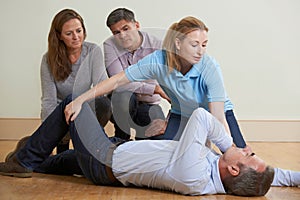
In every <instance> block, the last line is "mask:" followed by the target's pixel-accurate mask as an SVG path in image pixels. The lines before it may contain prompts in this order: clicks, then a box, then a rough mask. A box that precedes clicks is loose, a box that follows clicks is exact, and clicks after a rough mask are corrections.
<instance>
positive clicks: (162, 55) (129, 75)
mask: <svg viewBox="0 0 300 200" xmlns="http://www.w3.org/2000/svg"><path fill="white" fill-rule="evenodd" d="M207 33H208V28H207V27H206V25H205V24H204V23H203V22H202V21H200V20H199V19H197V18H194V17H186V18H183V19H182V20H181V21H180V22H178V23H174V24H173V25H172V26H171V27H170V28H169V30H168V32H167V34H166V36H165V39H164V42H163V50H158V51H155V52H153V53H152V54H150V55H148V56H146V57H144V58H143V59H141V60H140V61H139V62H138V63H136V64H134V65H132V66H130V67H128V68H127V69H126V70H125V71H124V72H122V73H120V74H117V75H115V76H114V77H111V79H109V81H105V82H103V84H105V85H102V84H101V83H100V84H98V85H97V86H96V87H94V88H93V89H91V90H90V91H88V92H86V93H85V94H83V95H82V96H80V98H78V99H76V100H75V101H74V102H73V103H72V104H74V105H75V106H76V105H77V103H79V105H80V104H81V103H82V102H84V101H86V100H88V99H91V98H94V95H96V96H98V95H102V94H106V93H108V92H110V91H111V90H113V89H114V88H116V87H119V86H120V85H123V84H125V83H128V82H132V81H143V80H147V79H156V80H157V81H158V83H159V84H160V86H161V88H162V89H163V91H162V90H161V89H159V87H157V88H156V89H157V90H155V93H157V94H160V95H161V96H162V97H163V98H164V97H165V98H166V99H168V100H169V101H170V102H171V110H170V116H169V120H168V124H167V127H166V128H165V129H164V128H163V129H162V130H163V134H162V135H156V134H154V135H152V138H153V139H175V140H178V139H179V138H180V136H181V134H182V131H183V129H184V127H185V125H186V122H187V120H188V118H189V117H190V115H191V114H192V112H193V111H194V110H195V109H196V108H198V107H203V108H205V109H206V110H208V111H209V112H210V113H211V114H212V115H214V116H215V117H216V118H217V119H218V120H219V121H220V122H221V123H222V124H223V125H224V126H225V128H226V130H227V132H228V133H230V134H231V135H232V138H233V140H234V143H235V144H236V145H237V146H238V147H245V146H246V144H245V141H244V139H243V137H242V134H241V132H240V130H239V127H238V124H237V123H236V119H235V117H234V114H233V111H232V110H233V105H232V103H231V102H230V100H229V98H228V97H227V95H226V91H225V87H224V83H223V78H222V73H221V69H220V67H219V64H218V63H217V62H216V61H215V59H213V58H212V57H210V56H209V55H207V54H206V46H207V42H208V39H207ZM74 105H73V106H74ZM76 107H77V106H76ZM76 107H74V108H72V106H68V107H67V115H66V117H67V119H68V118H69V116H70V115H71V114H74V113H75V114H74V115H73V117H72V119H75V117H76V116H77V114H78V113H79V110H80V109H76ZM68 113H69V114H68Z"/></svg>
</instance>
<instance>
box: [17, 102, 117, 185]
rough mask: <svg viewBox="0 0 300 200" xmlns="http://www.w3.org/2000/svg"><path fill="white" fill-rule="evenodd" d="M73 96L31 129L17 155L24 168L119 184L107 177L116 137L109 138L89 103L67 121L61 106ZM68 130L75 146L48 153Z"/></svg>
mask: <svg viewBox="0 0 300 200" xmlns="http://www.w3.org/2000/svg"><path fill="white" fill-rule="evenodd" d="M71 101H72V97H71V96H69V97H67V98H66V99H65V100H64V101H63V102H61V103H60V104H59V105H58V106H57V107H56V109H55V110H54V111H53V112H52V113H51V114H50V115H49V117H48V118H47V119H46V120H45V121H44V122H43V123H42V124H41V126H40V127H39V128H38V129H37V130H36V131H35V132H34V133H33V135H32V136H31V137H30V139H29V140H28V142H27V143H26V145H25V146H24V147H23V148H22V149H21V150H20V151H19V152H18V153H17V159H18V161H19V162H20V164H21V165H22V166H24V167H25V168H28V169H31V170H34V171H37V172H44V173H54V174H73V173H77V174H80V173H83V174H84V176H85V177H87V178H88V179H89V180H91V181H92V182H93V183H95V184H99V185H119V184H120V183H119V182H113V181H111V179H110V178H109V177H108V174H107V169H106V168H107V166H108V167H111V162H112V160H111V157H112V152H113V150H114V149H115V148H116V145H115V144H116V143H118V142H122V141H121V140H119V139H117V138H114V137H112V138H108V137H107V135H106V134H105V132H104V131H103V128H102V127H101V126H100V125H99V122H98V121H97V119H96V116H95V114H94V113H93V111H92V110H91V108H90V106H89V105H88V104H87V103H85V104H83V106H82V110H81V112H80V114H79V115H78V117H77V118H76V120H75V121H74V122H71V123H70V126H69V125H68V124H67V123H66V120H65V115H64V109H65V107H66V105H67V104H68V103H70V102H71ZM68 131H70V135H71V138H72V142H73V145H74V150H69V151H65V152H63V153H60V154H58V155H56V156H49V155H50V154H51V152H52V151H53V149H54V148H55V146H56V145H57V144H58V142H59V141H60V140H61V139H62V138H63V137H64V136H65V135H66V133H67V132H68Z"/></svg>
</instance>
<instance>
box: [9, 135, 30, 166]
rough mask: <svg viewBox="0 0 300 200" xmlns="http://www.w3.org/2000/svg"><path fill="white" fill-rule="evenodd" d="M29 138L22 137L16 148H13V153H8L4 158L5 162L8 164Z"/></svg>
mask: <svg viewBox="0 0 300 200" xmlns="http://www.w3.org/2000/svg"><path fill="white" fill-rule="evenodd" d="M29 138H30V136H25V137H23V138H22V139H21V140H20V141H19V142H18V143H17V146H16V148H15V150H14V151H12V152H10V153H8V154H7V156H6V158H5V162H9V161H10V160H11V159H12V158H13V156H14V155H16V153H17V152H18V151H19V150H20V149H21V148H23V147H24V146H25V144H26V142H27V141H28V139H29Z"/></svg>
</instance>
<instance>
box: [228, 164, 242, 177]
mask: <svg viewBox="0 0 300 200" xmlns="http://www.w3.org/2000/svg"><path fill="white" fill-rule="evenodd" d="M227 170H228V172H229V173H230V174H231V175H232V176H237V175H239V174H240V168H239V166H237V165H228V166H227Z"/></svg>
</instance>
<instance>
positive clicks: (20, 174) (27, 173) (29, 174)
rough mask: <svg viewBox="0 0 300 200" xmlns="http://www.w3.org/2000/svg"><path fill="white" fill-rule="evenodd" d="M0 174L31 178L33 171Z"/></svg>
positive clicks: (2, 173)
mask: <svg viewBox="0 0 300 200" xmlns="http://www.w3.org/2000/svg"><path fill="white" fill-rule="evenodd" d="M0 175H2V176H12V177H18V178H31V177H32V172H24V173H18V172H16V173H6V172H0Z"/></svg>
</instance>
